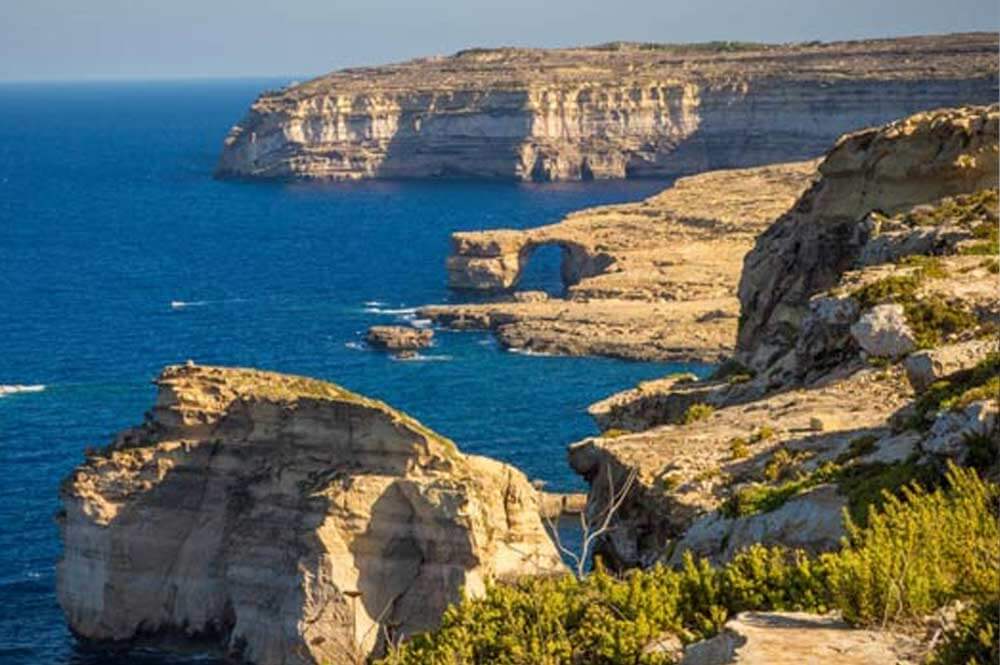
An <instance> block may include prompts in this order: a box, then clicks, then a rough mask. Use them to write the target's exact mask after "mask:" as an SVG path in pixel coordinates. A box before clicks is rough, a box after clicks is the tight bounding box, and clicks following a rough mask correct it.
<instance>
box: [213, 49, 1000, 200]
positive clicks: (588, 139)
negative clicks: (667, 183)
mask: <svg viewBox="0 0 1000 665" xmlns="http://www.w3.org/2000/svg"><path fill="white" fill-rule="evenodd" d="M997 46H998V42H997V35H996V34H995V33H968V34H956V35H940V36H926V37H909V38H900V39H881V40H866V41H850V42H834V43H805V44H792V45H768V44H746V43H734V42H720V43H709V44H689V45H669V44H635V43H612V44H604V45H600V46H595V47H586V48H569V49H549V50H546V49H518V48H501V49H470V50H467V51H462V52H460V53H457V54H455V55H453V56H449V57H432V58H421V59H417V60H412V61H409V62H404V63H400V64H395V65H386V66H381V67H367V68H357V69H347V70H342V71H338V72H333V73H331V74H328V75H325V76H321V77H319V78H316V79H313V80H311V81H308V82H306V83H301V84H296V85H292V86H290V87H288V88H286V89H283V90H277V91H271V92H266V93H264V94H262V95H261V96H260V97H259V98H258V99H257V100H256V101H255V102H254V104H253V106H252V107H251V109H250V111H249V113H248V114H247V116H246V117H245V118H244V119H243V120H242V121H241V122H240V123H239V124H237V125H236V126H235V127H234V128H233V129H232V131H231V132H230V133H229V135H228V136H227V138H226V139H225V144H224V147H223V151H222V155H221V157H220V159H219V163H218V170H217V173H218V175H219V176H223V177H241V178H319V179H333V180H356V179H362V178H426V177H478V178H502V179H514V180H535V181H540V180H586V179H591V178H625V177H664V176H674V175H679V174H689V173H697V172H702V171H706V170H711V169H722V168H741V167H747V166H755V165H761V164H767V163H775V162H787V161H794V160H802V159H808V158H813V157H815V156H816V155H819V154H821V153H822V152H823V151H824V150H826V148H827V147H828V145H829V144H830V143H831V142H832V141H833V140H835V139H836V138H837V137H838V136H839V135H841V134H843V133H845V132H849V131H852V130H856V129H859V128H862V127H867V126H871V125H876V124H880V123H884V122H887V121H889V120H892V119H895V118H897V117H901V116H904V115H907V114H910V113H914V112H916V111H920V110H925V109H931V108H936V107H941V106H949V105H957V104H976V103H978V104H984V103H990V102H992V101H994V100H995V99H996V95H997V68H996V52H997Z"/></svg>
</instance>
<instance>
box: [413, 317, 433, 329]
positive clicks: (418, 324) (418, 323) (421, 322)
mask: <svg viewBox="0 0 1000 665" xmlns="http://www.w3.org/2000/svg"><path fill="white" fill-rule="evenodd" d="M410 325H411V326H413V327H414V328H430V327H431V326H433V325H434V322H433V321H431V320H430V319H417V318H414V319H411V320H410Z"/></svg>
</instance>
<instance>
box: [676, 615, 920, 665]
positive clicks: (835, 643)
mask: <svg viewBox="0 0 1000 665" xmlns="http://www.w3.org/2000/svg"><path fill="white" fill-rule="evenodd" d="M925 650H926V649H925V648H924V647H923V646H922V645H921V644H920V641H919V640H917V639H914V638H911V637H908V636H905V635H902V634H899V635H897V634H893V633H891V632H887V631H876V630H859V629H855V628H852V627H851V626H849V625H848V624H847V623H845V622H844V621H842V620H841V619H839V618H838V617H837V616H834V615H826V616H821V615H815V614H806V613H804V612H743V613H742V614H738V615H737V616H736V617H734V618H732V619H730V620H729V621H727V622H726V625H725V627H724V628H723V630H722V632H721V633H720V634H719V635H717V636H716V637H713V638H710V639H707V640H703V641H701V642H696V643H694V644H691V645H689V646H688V647H687V648H686V649H685V650H684V657H683V658H682V659H681V660H680V663H681V665H728V664H729V663H739V664H740V665H803V664H810V665H812V664H816V665H819V664H820V663H838V665H871V664H872V663H894V664H895V665H916V664H917V663H920V662H923V659H922V656H923V652H924V651H925Z"/></svg>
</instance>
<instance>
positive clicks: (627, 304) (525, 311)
mask: <svg viewBox="0 0 1000 665" xmlns="http://www.w3.org/2000/svg"><path fill="white" fill-rule="evenodd" d="M815 165H816V163H815V162H814V161H808V162H796V163H791V164H779V165H774V166H767V167H759V168H755V169H739V170H731V171H714V172H710V173H704V174H701V175H697V176H691V177H688V178H683V179H681V180H678V181H677V182H676V183H675V184H674V185H673V186H672V187H670V188H668V189H666V190H664V191H663V192H661V193H660V194H657V195H655V196H652V197H650V198H648V199H646V200H645V201H641V202H639V203H630V204H624V205H612V206H604V207H599V208H591V209H587V210H583V211H581V212H577V213H573V214H571V215H569V216H567V217H566V218H565V219H564V220H563V221H561V222H559V223H556V224H551V225H548V226H543V227H539V228H535V229H528V230H525V231H515V230H509V229H501V230H495V231H482V232H475V233H456V234H455V235H454V236H453V243H452V245H453V247H452V255H451V256H450V257H449V258H448V264H447V265H448V275H449V284H450V285H451V286H453V287H459V288H465V289H478V290H483V291H496V290H506V289H510V288H512V287H515V286H516V285H517V282H518V279H519V277H520V274H521V271H522V270H523V268H524V266H525V265H526V263H527V262H528V261H529V260H530V256H531V253H532V252H533V251H534V250H535V249H536V248H537V247H540V246H542V245H558V246H560V247H562V248H563V265H562V274H563V280H564V282H565V283H566V286H567V290H566V293H565V295H564V297H549V298H544V299H542V298H534V299H527V298H517V297H514V298H508V299H506V300H500V301H493V302H488V303H482V304H463V305H447V306H431V307H424V308H422V309H421V310H420V312H419V313H418V315H419V316H421V317H424V318H429V319H432V320H434V321H436V322H437V323H439V324H443V325H447V326H449V327H452V328H458V329H489V330H492V331H494V332H495V333H496V335H497V337H498V338H499V339H500V341H501V342H502V343H503V344H504V345H506V346H508V347H513V348H519V349H527V350H531V351H536V352H544V353H558V354H566V355H606V356H614V357H619V358H628V359H643V360H705V361H709V362H715V361H717V360H718V359H719V358H720V357H721V356H723V355H726V354H727V353H728V352H730V351H731V349H732V343H733V340H734V339H735V336H736V326H737V315H738V301H737V299H736V297H735V292H736V291H735V290H736V284H737V281H738V279H739V270H740V266H741V261H742V257H743V255H744V254H745V253H746V252H747V251H748V250H749V249H750V248H751V247H752V246H753V241H754V238H755V237H756V235H757V234H759V233H760V232H761V231H763V230H764V229H765V228H766V227H767V225H768V224H769V223H770V222H771V221H773V220H774V219H775V218H776V217H778V216H779V215H780V214H781V213H782V212H784V211H785V210H787V209H788V207H789V206H791V205H792V203H793V202H794V201H795V199H796V198H797V197H798V196H799V195H800V194H801V193H802V192H803V191H804V190H805V189H806V188H807V187H808V186H809V184H810V183H811V179H812V177H813V175H814V174H815ZM515 295H516V294H515Z"/></svg>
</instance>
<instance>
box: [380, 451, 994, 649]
mask: <svg viewBox="0 0 1000 665" xmlns="http://www.w3.org/2000/svg"><path fill="white" fill-rule="evenodd" d="M948 479H949V484H948V487H946V488H940V489H938V490H935V491H933V492H930V491H926V490H922V489H919V488H914V489H910V490H907V491H906V492H905V493H904V494H903V497H902V498H890V499H887V502H886V504H885V506H883V507H882V508H881V509H879V510H873V512H872V513H871V515H870V518H869V524H868V526H865V527H862V526H859V525H857V524H856V523H855V522H853V521H852V520H848V537H847V539H846V540H845V543H844V547H843V549H842V550H841V551H839V552H834V553H830V554H825V555H822V556H820V557H818V558H815V559H813V558H809V557H808V556H806V555H804V554H803V553H801V552H792V551H788V550H785V549H781V548H767V547H763V546H760V545H754V546H752V547H750V548H748V549H746V550H744V551H743V552H741V553H739V554H737V555H736V556H735V557H734V558H733V560H732V561H731V562H730V563H728V564H726V565H725V566H721V567H718V568H716V567H712V566H711V565H709V563H708V562H707V561H705V560H695V559H694V558H692V557H691V556H689V555H688V556H685V557H684V560H683V563H682V565H681V567H680V568H679V569H671V568H666V567H663V566H654V567H653V568H651V569H649V570H645V571H639V570H636V571H631V572H629V573H627V574H625V575H624V576H622V577H615V576H613V575H611V574H610V573H608V572H607V571H605V570H604V569H603V568H602V567H601V566H600V565H599V563H598V565H597V566H595V570H594V572H593V573H592V574H591V575H589V576H588V577H586V578H584V579H582V580H578V579H576V578H575V577H573V576H571V575H565V576H562V577H548V578H529V579H525V580H523V581H521V582H519V583H516V584H512V585H505V584H489V585H488V586H487V589H486V593H485V596H484V597H482V598H478V599H465V600H462V601H461V602H460V603H458V604H457V605H453V606H452V607H450V608H449V609H448V610H447V611H446V612H445V614H444V616H443V618H442V621H441V627H440V628H439V629H437V630H436V631H434V632H430V633H425V634H422V635H416V636H414V637H413V638H412V639H411V640H410V641H409V642H407V643H406V644H404V645H403V646H402V647H401V648H400V649H398V650H396V651H395V652H394V653H392V654H390V656H389V657H387V658H386V659H385V660H384V661H382V662H383V663H385V664H386V665H418V664H419V665H424V664H428V663H430V664H435V665H460V664H463V665H464V664H468V665H478V664H484V665H485V664H487V663H490V664H492V663H496V664H498V665H525V664H527V663H532V664H535V663H538V664H541V665H576V664H578V663H595V664H601V665H626V664H627V665H635V664H636V663H640V664H646V665H651V664H662V663H666V662H667V661H666V656H664V655H662V654H643V653H642V648H643V647H644V646H645V645H646V644H648V643H649V642H650V641H651V640H653V639H654V638H656V637H658V636H660V635H662V634H663V633H664V632H670V633H673V634H676V635H677V636H678V637H680V639H681V640H682V641H683V642H685V643H689V642H692V641H696V640H699V639H704V638H706V637H710V636H712V635H714V634H715V633H717V632H718V630H719V629H720V628H721V627H722V626H723V625H724V623H725V622H726V620H727V619H728V618H729V617H730V616H732V615H733V614H735V613H738V612H742V611H746V610H762V611H775V610H782V611H808V612H818V613H821V612H826V611H828V610H831V609H839V610H840V611H841V612H842V613H843V614H844V616H845V617H846V618H847V619H848V620H849V621H852V622H854V623H856V624H861V625H867V626H881V625H884V624H886V623H889V622H892V621H910V620H913V619H915V618H918V617H920V616H922V615H925V614H927V613H929V612H932V611H934V610H935V609H937V608H939V607H942V606H943V605H945V604H947V603H950V602H953V601H955V600H959V599H962V600H966V601H972V602H974V603H976V607H985V606H987V604H989V603H996V599H997V597H998V593H1000V592H998V589H1000V550H998V548H997V547H996V543H997V541H998V539H1000V532H998V527H997V515H996V508H995V507H996V505H997V500H998V499H1000V490H998V486H997V485H993V484H987V483H985V482H983V481H982V480H980V479H979V477H978V476H977V475H976V474H975V473H974V472H971V471H966V470H960V469H956V468H952V469H950V470H949V473H948ZM991 612H992V610H989V611H988V612H987V611H983V612H981V614H982V616H979V615H969V616H968V617H963V620H962V621H960V625H959V627H958V628H957V629H956V631H955V632H954V635H949V638H948V639H947V640H946V644H945V646H943V647H942V649H940V650H939V652H938V653H936V654H935V657H937V658H939V660H938V661H936V662H938V663H940V664H941V665H951V663H966V662H967V657H976V658H978V657H980V655H981V654H983V653H986V654H989V651H988V650H987V651H983V650H982V649H985V648H986V645H987V644H995V636H996V631H995V625H994V627H993V628H990V627H988V626H987V625H986V624H987V623H989V621H988V620H987V619H985V618H984V617H985V616H986V615H988V614H990V613H991ZM994 616H995V614H994ZM991 630H992V631H993V632H990V631H991ZM969 654H971V656H969ZM944 658H950V660H945V659H944ZM963 658H966V660H963ZM956 659H957V660H956ZM971 662H975V661H971ZM984 662H995V659H994V660H992V661H990V660H988V661H984Z"/></svg>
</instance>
